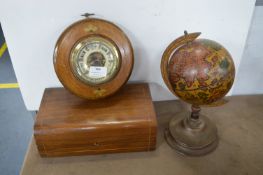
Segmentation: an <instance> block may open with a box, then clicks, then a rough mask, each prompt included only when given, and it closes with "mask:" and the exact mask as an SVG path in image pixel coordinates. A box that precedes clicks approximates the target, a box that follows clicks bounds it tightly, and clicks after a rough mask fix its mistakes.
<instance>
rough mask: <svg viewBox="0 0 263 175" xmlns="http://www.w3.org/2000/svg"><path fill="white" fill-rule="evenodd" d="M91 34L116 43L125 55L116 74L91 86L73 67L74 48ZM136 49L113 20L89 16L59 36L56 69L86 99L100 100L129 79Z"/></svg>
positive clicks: (55, 61)
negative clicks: (108, 79)
mask: <svg viewBox="0 0 263 175" xmlns="http://www.w3.org/2000/svg"><path fill="white" fill-rule="evenodd" d="M90 36H98V37H103V38H105V39H107V40H109V41H111V42H112V43H114V44H115V45H116V47H117V49H118V51H119V53H120V56H121V58H120V59H121V66H120V70H119V72H118V73H117V74H116V76H115V77H114V78H113V79H111V80H110V81H108V82H105V83H103V84H99V85H93V86H91V85H88V84H85V83H84V82H82V81H81V80H79V79H78V78H77V77H76V76H75V75H74V73H73V70H72V69H71V66H70V55H71V50H72V48H73V47H74V46H75V44H76V43H78V42H79V41H80V40H82V39H84V38H88V37H90ZM133 57H134V55H133V48H132V45H131V43H130V41H129V39H128V37H127V36H126V35H125V33H124V32H123V31H122V30H121V29H120V28H119V27H118V26H116V25H114V24H113V23H111V22H109V21H105V20H102V19H95V18H87V19H84V20H81V21H78V22H76V23H74V24H72V25H71V26H69V27H68V28H67V29H66V30H65V31H64V32H63V33H62V34H61V36H60V37H59V39H58V41H57V44H56V48H55V52H54V59H53V62H54V68H55V71H56V74H57V76H58V78H59V80H60V82H61V83H62V84H63V86H64V87H65V88H67V89H68V90H70V91H71V92H72V93H73V94H75V95H77V96H79V97H82V98H86V99H100V98H104V97H107V96H110V95H112V94H113V93H115V92H116V91H118V90H119V89H120V88H121V87H122V86H123V85H124V84H125V83H126V82H127V81H128V79H129V77H130V74H131V72H132V69H133V62H134V58H133Z"/></svg>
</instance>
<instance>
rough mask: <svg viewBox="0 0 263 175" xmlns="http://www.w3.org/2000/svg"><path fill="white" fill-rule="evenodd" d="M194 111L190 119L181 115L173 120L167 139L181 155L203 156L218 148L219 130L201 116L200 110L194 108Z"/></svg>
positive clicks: (167, 130) (168, 129)
mask: <svg viewBox="0 0 263 175" xmlns="http://www.w3.org/2000/svg"><path fill="white" fill-rule="evenodd" d="M197 109H198V110H197ZM192 110H193V111H192V113H191V115H189V114H188V117H185V116H186V113H181V114H179V115H177V116H176V117H174V118H172V119H171V121H170V123H169V127H168V128H167V129H166V130H165V133H164V134H165V139H166V141H167V143H168V144H169V145H170V146H171V147H172V148H173V149H175V150H176V151H177V152H178V153H180V154H183V155H189V156H202V155H205V154H208V153H210V152H212V151H213V150H215V148H216V147H217V145H218V135H217V128H216V126H215V125H214V124H213V123H212V122H211V121H210V120H209V119H208V118H207V117H205V116H202V115H199V111H200V108H196V107H195V108H193V107H192Z"/></svg>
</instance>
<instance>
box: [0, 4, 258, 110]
mask: <svg viewBox="0 0 263 175" xmlns="http://www.w3.org/2000/svg"><path fill="white" fill-rule="evenodd" d="M254 4H255V0H221V1H219V0H199V1H196V0H184V1H182V0H125V1H121V0H119V1H118V0H110V1H106V0H85V1H76V0H43V1H36V0H23V1H21V0H8V1H5V2H2V3H1V6H0V21H1V24H2V28H3V31H4V34H5V38H6V41H7V45H8V48H9V53H10V56H11V59H12V62H13V66H14V69H15V73H16V76H17V79H18V82H19V85H20V88H21V92H22V95H23V98H24V101H25V104H26V107H27V108H28V109H29V110H37V109H38V107H39V104H40V100H41V97H42V93H43V91H44V88H46V87H56V86H61V84H60V82H59V81H58V79H57V77H56V74H55V72H54V69H53V63H52V56H53V50H54V45H55V43H56V40H57V38H58V37H59V35H60V33H61V32H62V31H63V30H64V29H65V28H66V27H67V26H68V25H70V24H71V23H73V22H75V21H76V20H79V19H81V18H82V17H80V14H82V13H85V12H93V13H96V14H97V15H96V17H98V18H103V19H106V20H110V21H112V22H114V23H115V24H117V25H119V26H120V27H121V28H122V29H123V30H124V32H125V33H126V34H127V35H128V37H129V38H130V40H131V42H132V44H133V47H134V51H135V67H134V70H133V73H132V76H131V78H130V81H145V82H149V83H151V92H152V96H153V99H154V100H166V99H173V98H175V97H173V95H172V94H171V93H170V92H168V90H167V88H166V87H165V85H164V83H163V81H162V78H161V73H160V69H159V67H160V59H161V56H162V53H163V51H164V49H165V48H166V47H167V45H168V44H169V43H170V42H171V41H172V40H174V39H175V38H177V37H178V36H180V35H182V34H183V31H184V30H185V29H186V30H188V32H189V33H190V32H198V31H201V32H202V33H203V34H202V35H201V37H203V38H209V39H213V40H216V41H218V42H219V43H221V44H222V45H224V46H225V47H226V48H228V50H229V51H230V53H231V54H232V56H233V58H234V61H235V64H236V68H237V69H238V67H239V63H240V60H241V56H242V53H243V49H244V45H245V41H246V37H247V33H248V29H249V25H250V20H251V17H252V13H253V9H254Z"/></svg>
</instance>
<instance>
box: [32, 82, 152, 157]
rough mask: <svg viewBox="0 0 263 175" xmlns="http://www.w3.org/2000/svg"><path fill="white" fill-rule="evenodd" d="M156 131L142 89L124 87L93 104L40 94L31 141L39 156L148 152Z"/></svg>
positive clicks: (59, 92) (57, 93)
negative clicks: (33, 139) (32, 139)
mask: <svg viewBox="0 0 263 175" xmlns="http://www.w3.org/2000/svg"><path fill="white" fill-rule="evenodd" d="M156 130H157V122H156V115H155V111H154V107H153V103H152V99H151V96H150V91H149V87H148V84H128V85H125V86H124V87H123V88H122V89H121V90H120V91H118V92H117V93H116V94H115V95H113V96H111V97H108V98H106V99H102V100H98V101H89V100H84V99H81V98H79V97H76V96H74V95H72V94H71V93H69V92H68V91H67V90H65V89H64V88H49V89H46V90H45V92H44V96H43V99H42V102H41V105H40V109H39V112H38V113H37V117H36V121H35V125H34V136H35V141H36V144H37V147H38V150H39V153H40V155H41V156H43V157H51V156H75V155H85V154H86V155H87V154H101V153H117V152H132V151H150V150H154V149H155V145H156V132H157V131H156Z"/></svg>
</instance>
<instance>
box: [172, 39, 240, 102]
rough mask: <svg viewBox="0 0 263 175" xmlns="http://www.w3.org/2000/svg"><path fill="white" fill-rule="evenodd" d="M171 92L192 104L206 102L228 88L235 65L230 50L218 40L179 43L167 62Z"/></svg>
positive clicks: (218, 97)
mask: <svg viewBox="0 0 263 175" xmlns="http://www.w3.org/2000/svg"><path fill="white" fill-rule="evenodd" d="M168 77H169V82H170V84H171V86H172V88H173V91H174V93H175V94H176V95H177V96H178V97H179V98H180V99H182V100H184V101H186V102H188V103H190V104H193V105H207V104H211V103H213V102H216V101H218V100H219V99H221V98H222V97H224V96H225V95H226V94H227V92H228V91H229V90H230V89H231V87H232V84H233V82H234V77H235V67H234V63H233V59H232V57H231V55H230V54H229V52H228V51H227V50H226V49H225V48H224V47H223V46H222V45H220V44H219V43H217V42H215V41H212V40H208V39H196V40H194V41H191V42H188V43H186V44H184V45H182V46H181V47H179V48H178V49H177V50H175V52H174V53H173V54H172V55H171V57H170V60H169V64H168Z"/></svg>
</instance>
